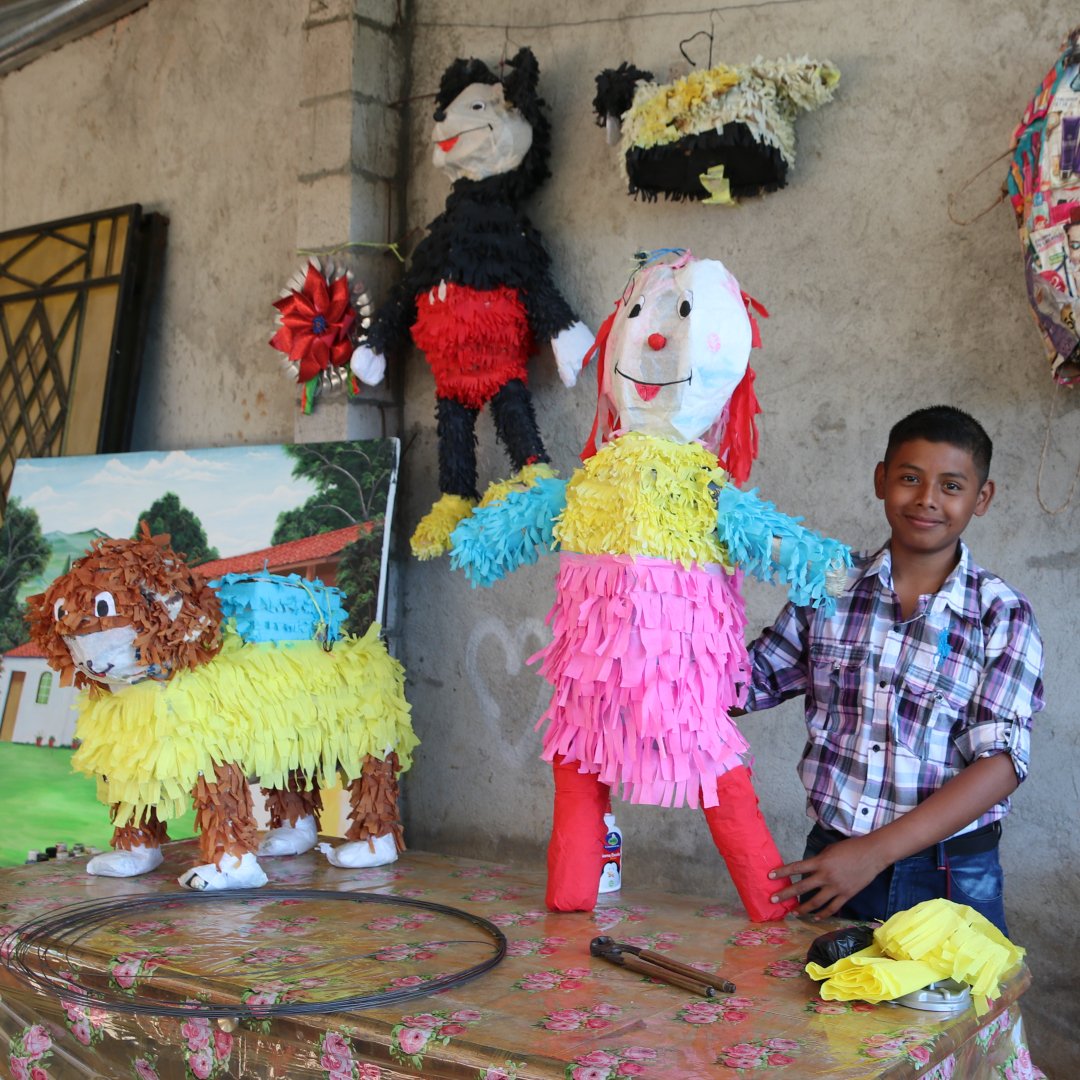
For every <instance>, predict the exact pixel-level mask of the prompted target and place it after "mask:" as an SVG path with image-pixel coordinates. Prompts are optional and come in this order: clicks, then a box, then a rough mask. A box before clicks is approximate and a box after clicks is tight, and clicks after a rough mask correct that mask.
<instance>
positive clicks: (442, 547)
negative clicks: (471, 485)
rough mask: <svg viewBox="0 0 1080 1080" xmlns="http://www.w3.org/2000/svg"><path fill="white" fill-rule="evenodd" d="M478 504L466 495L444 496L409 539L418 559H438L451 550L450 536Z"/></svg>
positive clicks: (424, 517)
mask: <svg viewBox="0 0 1080 1080" xmlns="http://www.w3.org/2000/svg"><path fill="white" fill-rule="evenodd" d="M475 505H476V503H475V502H474V501H473V500H472V499H466V498H465V496H464V495H450V494H443V495H441V496H440V497H439V499H438V500H437V501H436V502H435V503H434V504H433V505H432V507H431V509H430V510H429V511H428V512H427V513H426V514H425V515H424V516H423V517H422V518H421V519H420V524H419V525H417V526H416V530H415V532H413V534H412V536H411V538H410V539H409V546H410V547H411V548H412V553H413V554H414V555H415V556H416V557H417V558H418V559H437V558H438V557H439V556H440V555H445V554H446V553H447V552H448V551H449V550H450V534H451V533H452V532H453V531H454V529H455V528H457V525H458V523H459V522H461V521H464V520H465V518H467V517H468V516H469V515H470V514H471V513H472V512H473V507H474V506H475Z"/></svg>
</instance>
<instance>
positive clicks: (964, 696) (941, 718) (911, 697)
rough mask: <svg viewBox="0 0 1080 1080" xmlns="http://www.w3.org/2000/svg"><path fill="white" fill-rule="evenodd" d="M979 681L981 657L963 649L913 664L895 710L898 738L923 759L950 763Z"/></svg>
mask: <svg viewBox="0 0 1080 1080" xmlns="http://www.w3.org/2000/svg"><path fill="white" fill-rule="evenodd" d="M978 683H979V666H978V662H977V660H976V659H975V658H974V657H969V656H965V655H964V654H962V653H959V654H958V653H954V654H952V655H950V656H949V657H948V658H947V659H946V660H944V661H943V662H939V663H938V664H937V665H935V666H934V667H927V666H925V665H924V664H919V663H913V664H911V665H909V667H908V669H907V671H906V672H905V673H904V676H903V679H902V686H901V692H900V697H899V700H898V702H897V707H896V711H895V713H894V716H895V726H896V730H895V732H894V734H895V736H896V741H897V742H898V743H899V744H900V745H901V746H903V747H904V748H906V749H907V750H908V751H909V752H910V753H912V754H914V755H915V757H917V758H919V759H921V760H922V761H930V762H935V763H937V764H940V765H944V764H946V763H947V762H948V761H949V760H950V757H951V755H952V740H953V738H954V736H955V735H956V734H958V732H959V731H960V730H961V728H962V727H963V726H964V720H965V717H966V715H967V710H968V705H969V704H970V702H971V698H972V695H973V694H974V693H975V690H976V688H977V686H978Z"/></svg>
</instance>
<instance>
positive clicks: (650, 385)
mask: <svg viewBox="0 0 1080 1080" xmlns="http://www.w3.org/2000/svg"><path fill="white" fill-rule="evenodd" d="M615 374H616V375H621V376H622V377H623V378H624V379H628V380H629V381H630V382H632V383H633V384H634V389H635V390H636V391H637V392H638V397H640V398H641V400H642V401H652V399H653V398H654V397H656V395H657V394H659V393H660V391H661V389H662V388H663V387H665V386H678V385H679V383H690V382H692V381H693V378H694V373H693V372H692V371H691V372H690V374H689V375H687V376H686V378H685V379H670V380H669V381H668V382H661V383H654V382H645V380H644V379H635V378H634V376H633V375H627V374H626V372H625V371H620V370H619V365H618V364H616V365H615Z"/></svg>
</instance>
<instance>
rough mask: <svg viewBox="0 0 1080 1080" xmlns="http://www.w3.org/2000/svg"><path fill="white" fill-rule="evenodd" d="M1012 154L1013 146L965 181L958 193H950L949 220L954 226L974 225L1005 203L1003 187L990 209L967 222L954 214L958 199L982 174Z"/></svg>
mask: <svg viewBox="0 0 1080 1080" xmlns="http://www.w3.org/2000/svg"><path fill="white" fill-rule="evenodd" d="M1012 152H1013V148H1012V147H1011V146H1010V147H1009V148H1008V150H1003V151H1002V152H1001V153H1000V154H998V156H997V157H996V158H994V160H993V161H990V162H987V164H985V165H984V166H983V167H982V168H981V169H980V170H979V171H978V172H977V173H975V174H974V175H973V176H971V177H969V178H968V179H967V180H965V181H964V182H963V183H962V184H961V185H960V187H959V188H957V189H956V191H950V192H949V198H948V206H947V211H948V214H949V220H950V221H951V222H952V223H953V224H954V225H974V224H975V222H976V221H978V220H979V218H981V217H982V216H983V215H984V214H989V213H990V211H991V210H993V209H994V207H995V206H997V205H998V203H1002V202H1004V201H1005V188H1004V186H1003V187H1002V189H1001V191H1000V193H999V194H998V197H997V198H996V199H995V200H994V201H993V202H992V203H991V204H990V205H989V206H988V207H986V209H985V210H980V211H979V212H978V213H977V214H976V215H975V216H974V217H973V218H967V219H966V220H964V219H961V218H958V217H957V216H956V215H955V214H954V213H953V208H954V207H955V206H956V200H957V198H958V197H959V196H960V195H961V194H962V193H963V192H965V191H966V190H967V189H968V188H969V187H971V185H972V184H973V183H974V182H975V181H976V180H978V179H979V177H980V176H982V174H983V173H984V172H986V170H987V169H990V168H993V166H995V165H996V164H997V163H998V162H999V161H1000V160H1001V159H1002V158H1003V157H1006V156H1007V155H1009V154H1011V153H1012Z"/></svg>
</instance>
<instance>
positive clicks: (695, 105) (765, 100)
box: [619, 56, 840, 168]
mask: <svg viewBox="0 0 1080 1080" xmlns="http://www.w3.org/2000/svg"><path fill="white" fill-rule="evenodd" d="M839 81H840V72H839V70H838V69H837V68H836V67H834V66H833V65H832V64H830V63H829V62H828V61H825V62H823V63H819V62H817V61H814V60H811V59H810V58H809V57H806V56H802V57H799V58H798V59H792V58H791V57H785V58H784V59H782V60H763V59H762V58H761V57H758V58H757V59H756V60H755V61H754V62H753V63H752V64H749V65H746V66H738V67H728V66H727V65H725V64H717V65H715V66H714V67H712V68H709V69H708V70H707V71H692V72H690V74H689V75H686V76H684V77H683V78H681V79H675V80H674V81H673V82H670V83H666V84H663V85H658V84H656V83H651V82H643V83H639V84H638V86H637V89H636V90H635V92H634V101H633V104H632V105H631V107H630V108H629V109H628V110H627V111H626V113H625V114H624V115H623V118H622V138H621V140H620V149H621V153H620V155H619V156H620V158H621V159H622V160H623V161H624V168H625V158H626V153H627V151H628V150H629V149H630V148H631V147H634V146H638V147H642V148H646V149H647V148H649V147H653V146H663V145H666V144H668V143H673V142H677V141H678V140H679V139H681V138H683V137H684V136H687V135H699V134H701V133H702V132H706V131H723V129H724V127H725V125H727V124H730V123H736V122H737V123H740V124H745V125H746V127H747V129H748V130H749V131H750V134H751V136H752V137H753V138H754V139H755V140H756V141H758V142H763V143H766V144H768V145H769V146H775V147H776V148H777V149H778V150H779V151H780V153H781V155H782V156H783V158H784V160H785V161H786V162H787V163H788V165H789V166H793V165H794V164H795V114H796V112H797V110H798V109H814V108H817V107H818V106H819V105H823V104H825V103H826V102H827V101H829V100H830V99H831V98H832V96H833V93H834V91H835V89H836V85H837V83H838V82H839Z"/></svg>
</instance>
